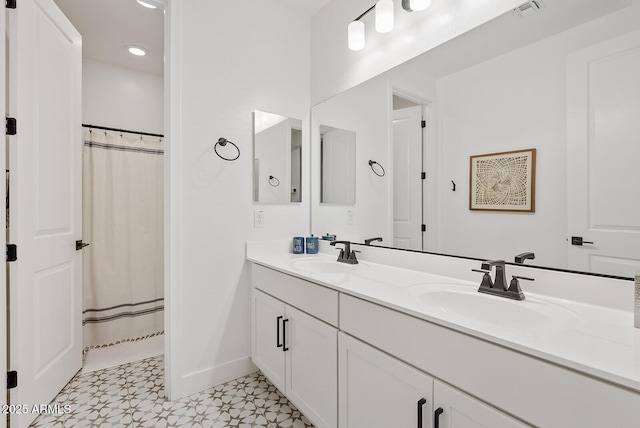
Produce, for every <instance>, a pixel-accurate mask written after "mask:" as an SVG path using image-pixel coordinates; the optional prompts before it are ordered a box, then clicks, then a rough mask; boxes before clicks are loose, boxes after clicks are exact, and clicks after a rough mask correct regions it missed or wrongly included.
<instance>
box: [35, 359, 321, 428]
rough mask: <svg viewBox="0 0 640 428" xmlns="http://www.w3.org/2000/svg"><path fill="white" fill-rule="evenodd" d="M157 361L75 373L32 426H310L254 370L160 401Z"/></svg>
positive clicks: (159, 364)
mask: <svg viewBox="0 0 640 428" xmlns="http://www.w3.org/2000/svg"><path fill="white" fill-rule="evenodd" d="M163 367H164V362H163V357H162V356H159V357H154V358H147V359H146V360H142V361H137V362H133V363H130V364H124V365H121V366H117V367H112V368H108V369H104V370H99V371H95V372H92V373H87V374H84V375H77V376H76V377H75V378H73V379H72V380H71V382H69V384H67V386H66V387H65V388H64V389H63V390H62V391H61V392H60V394H58V396H57V397H56V398H55V400H54V401H53V403H52V404H59V405H61V406H64V405H69V406H70V409H71V411H70V413H66V414H65V413H63V414H60V415H41V416H40V417H39V418H38V419H36V421H35V422H34V423H33V424H32V425H31V426H32V427H52V428H53V427H55V428H62V427H65V428H66V427H68V428H81V427H99V428H116V427H154V428H155V427H158V428H160V427H194V428H195V427H202V428H205V427H207V428H211V427H216V428H218V427H220V428H222V427H238V428H240V427H243V428H244V427H246V428H250V427H270V428H275V427H283V428H284V427H292V428H313V425H312V424H311V423H310V422H309V421H308V420H307V419H306V418H305V417H304V416H302V415H301V414H300V412H299V411H298V410H297V409H296V408H295V407H294V406H293V405H292V404H291V403H289V401H288V400H287V399H286V398H285V397H284V396H283V395H282V394H281V393H280V392H279V391H278V390H277V389H276V388H275V387H274V386H273V385H272V384H271V383H270V382H269V381H268V380H267V379H266V378H265V377H264V376H263V375H262V374H260V373H259V372H256V373H253V374H250V375H248V376H246V377H243V378H239V379H236V380H232V381H230V382H227V383H225V384H223V385H219V386H217V387H215V388H211V389H208V390H206V391H203V392H201V393H197V394H194V395H191V396H189V397H187V398H184V399H182V400H178V401H173V402H170V401H167V399H165V398H164V393H163V390H164V386H163V383H164V369H163Z"/></svg>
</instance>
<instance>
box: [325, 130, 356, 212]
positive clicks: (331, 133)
mask: <svg viewBox="0 0 640 428" xmlns="http://www.w3.org/2000/svg"><path fill="white" fill-rule="evenodd" d="M320 156H321V161H320V165H321V166H320V183H321V184H320V186H321V187H320V202H321V203H323V204H334V205H353V204H354V203H355V201H356V175H355V156H356V134H355V132H352V131H346V130H344V129H339V128H333V127H331V126H326V125H320Z"/></svg>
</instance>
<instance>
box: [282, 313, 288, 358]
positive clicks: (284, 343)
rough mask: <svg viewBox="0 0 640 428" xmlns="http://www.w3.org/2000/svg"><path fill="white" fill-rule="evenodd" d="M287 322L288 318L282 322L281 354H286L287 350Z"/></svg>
mask: <svg viewBox="0 0 640 428" xmlns="http://www.w3.org/2000/svg"><path fill="white" fill-rule="evenodd" d="M288 322H289V318H287V319H286V320H282V352H287V351H288V350H289V348H287V323H288Z"/></svg>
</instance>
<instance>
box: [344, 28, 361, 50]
mask: <svg viewBox="0 0 640 428" xmlns="http://www.w3.org/2000/svg"><path fill="white" fill-rule="evenodd" d="M348 32H349V49H351V50H352V51H359V50H361V49H363V48H364V23H363V22H360V21H353V22H352V23H351V24H349V27H348Z"/></svg>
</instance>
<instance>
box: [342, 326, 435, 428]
mask: <svg viewBox="0 0 640 428" xmlns="http://www.w3.org/2000/svg"><path fill="white" fill-rule="evenodd" d="M338 347H339V376H338V378H339V383H340V386H339V397H340V405H339V409H340V410H339V412H340V428H362V427H367V428H376V427H379V428H389V427H398V428H418V427H423V428H431V427H432V422H433V416H432V415H433V413H432V410H433V399H432V390H433V378H431V377H430V376H427V375H426V374H424V373H423V372H421V371H418V370H416V369H414V368H413V367H410V366H408V365H407V364H405V363H403V362H401V361H399V360H397V359H395V358H393V357H391V356H389V355H387V354H385V353H383V352H381V351H379V350H377V349H375V348H373V347H371V346H369V345H366V344H365V343H363V342H360V341H359V340H357V339H354V338H352V337H351V336H348V335H346V334H344V333H340V334H339V335H338ZM420 416H421V418H420Z"/></svg>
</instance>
